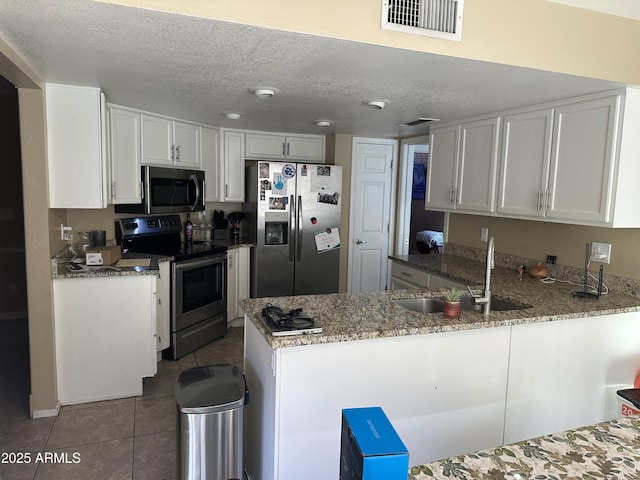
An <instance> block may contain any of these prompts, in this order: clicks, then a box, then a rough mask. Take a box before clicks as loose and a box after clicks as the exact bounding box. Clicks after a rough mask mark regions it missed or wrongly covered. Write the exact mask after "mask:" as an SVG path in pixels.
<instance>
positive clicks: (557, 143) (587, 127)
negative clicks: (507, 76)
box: [498, 89, 640, 228]
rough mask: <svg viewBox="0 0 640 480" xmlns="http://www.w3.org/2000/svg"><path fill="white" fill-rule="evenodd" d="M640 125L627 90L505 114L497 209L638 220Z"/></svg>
mask: <svg viewBox="0 0 640 480" xmlns="http://www.w3.org/2000/svg"><path fill="white" fill-rule="evenodd" d="M639 129H640V93H639V92H638V91H637V90H632V89H626V90H619V91H615V92H605V93H602V94H596V95H589V96H586V97H580V98H577V99H571V100H565V101H563V102H556V103H554V104H549V105H545V106H541V107H538V108H532V109H529V110H526V111H518V112H514V113H512V114H508V115H505V117H504V123H503V135H502V154H501V166H500V182H499V183H500V187H499V191H500V193H499V200H498V214H499V215H501V216H505V217H513V218H528V219H540V220H543V219H544V220H547V221H553V222H562V223H570V224H579V225H593V226H606V227H625V228H637V227H640V214H639V212H640V210H639V209H638V208H637V205H638V204H639V203H640V194H639V190H638V187H637V179H638V178H640V162H637V160H636V158H637V152H638V151H639V149H640V136H639V135H638V134H637V132H638V130H639Z"/></svg>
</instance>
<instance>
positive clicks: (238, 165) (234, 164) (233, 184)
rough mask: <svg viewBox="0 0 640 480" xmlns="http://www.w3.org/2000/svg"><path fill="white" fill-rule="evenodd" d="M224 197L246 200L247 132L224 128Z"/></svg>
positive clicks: (234, 200) (239, 200)
mask: <svg viewBox="0 0 640 480" xmlns="http://www.w3.org/2000/svg"><path fill="white" fill-rule="evenodd" d="M222 143H223V152H224V153H223V168H224V192H223V193H224V197H223V201H226V202H244V158H245V151H244V147H245V133H244V132H241V131H238V130H223V140H222Z"/></svg>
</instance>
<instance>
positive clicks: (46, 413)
mask: <svg viewBox="0 0 640 480" xmlns="http://www.w3.org/2000/svg"><path fill="white" fill-rule="evenodd" d="M60 407H61V405H60V402H58V403H56V408H51V409H49V410H33V411H32V412H31V418H45V417H57V416H58V415H59V414H60Z"/></svg>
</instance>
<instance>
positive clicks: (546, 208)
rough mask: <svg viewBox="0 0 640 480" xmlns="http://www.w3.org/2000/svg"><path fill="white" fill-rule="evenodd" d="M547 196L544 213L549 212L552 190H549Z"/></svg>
mask: <svg viewBox="0 0 640 480" xmlns="http://www.w3.org/2000/svg"><path fill="white" fill-rule="evenodd" d="M545 196H546V199H545V205H544V211H545V212H548V211H549V208H550V206H551V190H547V193H546V195H545Z"/></svg>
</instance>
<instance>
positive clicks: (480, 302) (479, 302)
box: [474, 237, 495, 315]
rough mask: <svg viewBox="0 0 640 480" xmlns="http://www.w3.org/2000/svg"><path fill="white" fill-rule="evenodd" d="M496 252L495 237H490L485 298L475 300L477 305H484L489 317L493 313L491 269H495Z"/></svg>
mask: <svg viewBox="0 0 640 480" xmlns="http://www.w3.org/2000/svg"><path fill="white" fill-rule="evenodd" d="M494 252H495V247H494V244H493V237H489V241H488V242H487V265H486V269H485V272H484V296H482V297H479V298H475V299H474V301H475V303H476V305H484V314H485V315H488V314H489V312H490V311H491V269H492V268H493V267H495V262H494Z"/></svg>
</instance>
